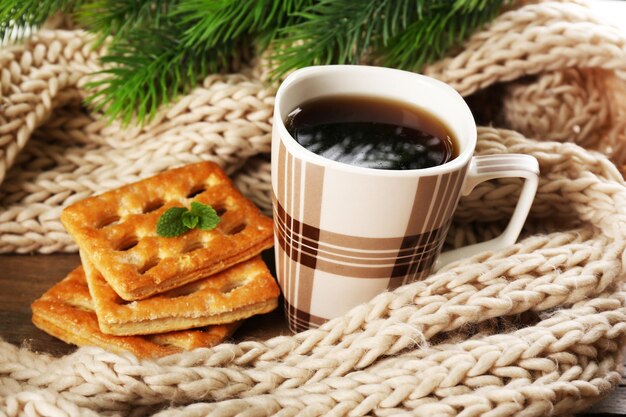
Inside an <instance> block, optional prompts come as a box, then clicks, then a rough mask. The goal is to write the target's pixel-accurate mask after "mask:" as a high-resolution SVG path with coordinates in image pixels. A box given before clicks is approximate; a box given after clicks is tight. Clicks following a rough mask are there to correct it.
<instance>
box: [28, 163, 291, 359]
mask: <svg viewBox="0 0 626 417" xmlns="http://www.w3.org/2000/svg"><path fill="white" fill-rule="evenodd" d="M191 201H197V202H200V203H203V204H208V205H211V206H212V207H213V208H214V209H215V210H216V211H217V213H218V215H219V216H220V222H219V224H218V226H217V227H216V228H215V229H213V230H210V231H206V230H199V229H192V230H189V231H187V232H186V233H184V234H182V235H181V236H178V237H161V236H158V235H157V233H156V224H157V221H158V219H159V218H160V217H161V215H162V214H163V213H164V212H165V211H166V210H168V209H169V208H171V207H189V205H190V203H191ZM61 221H62V222H63V224H64V225H65V227H66V229H67V230H68V232H69V233H70V235H71V236H72V237H73V238H74V240H76V243H77V244H78V247H79V249H80V256H81V261H82V266H80V267H78V268H77V269H75V270H74V271H72V272H71V273H70V274H69V275H68V276H67V277H66V278H65V279H63V280H62V281H61V282H60V283H58V284H57V285H55V286H54V287H53V288H51V289H50V290H49V291H48V292H46V293H45V294H44V295H43V296H42V297H41V298H40V299H38V300H37V301H35V302H34V303H33V305H32V310H33V322H34V323H35V325H36V326H38V327H39V328H41V329H42V330H44V331H46V332H48V333H50V334H52V335H53V336H56V337H58V338H60V339H62V340H64V341H66V342H69V343H74V344H77V345H95V346H101V347H105V348H108V349H109V350H112V351H116V352H120V351H124V350H129V351H132V352H133V353H135V354H136V355H138V356H142V357H154V356H163V355H167V354H170V353H174V352H178V351H181V350H183V349H192V348H195V347H200V346H213V345H215V344H217V343H219V342H221V341H223V340H224V339H225V338H227V337H228V336H229V335H230V334H232V332H233V331H234V330H235V329H236V328H237V326H238V325H239V324H240V322H241V321H242V320H243V319H245V318H248V317H250V316H252V315H255V314H261V313H266V312H269V311H271V310H273V309H275V308H276V306H277V304H278V296H279V294H280V291H279V289H278V286H277V285H276V282H275V280H274V278H273V277H272V276H271V274H270V272H269V270H268V269H267V266H266V265H265V264H264V263H263V261H262V260H261V258H260V256H259V254H260V252H261V251H263V250H264V249H267V248H269V247H271V246H272V243H273V233H272V228H273V224H272V220H271V219H269V218H267V217H265V216H263V215H262V214H261V213H260V212H259V210H258V208H257V207H256V206H254V204H252V203H251V202H250V201H248V200H246V199H245V198H244V197H243V196H242V195H241V194H240V193H239V192H238V191H237V190H236V189H235V188H234V186H233V185H232V183H231V182H230V180H229V178H228V177H227V176H226V174H225V173H224V172H223V171H222V170H221V169H220V168H219V167H218V166H217V165H215V164H213V163H210V162H203V163H199V164H193V165H187V166H185V167H182V168H178V169H173V170H170V171H167V172H164V173H162V174H159V175H156V176H154V177H152V178H148V179H146V180H143V181H139V182H137V183H134V184H130V185H127V186H124V187H121V188H119V189H116V190H112V191H109V192H106V193H104V194H101V195H99V196H95V197H91V198H88V199H86V200H82V201H80V202H78V203H76V204H74V205H72V206H70V207H67V208H66V209H65V210H64V211H63V213H62V214H61Z"/></svg>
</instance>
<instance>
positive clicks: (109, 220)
mask: <svg viewBox="0 0 626 417" xmlns="http://www.w3.org/2000/svg"><path fill="white" fill-rule="evenodd" d="M119 222H120V216H118V215H117V214H115V215H113V216H109V217H106V218H104V219H103V220H102V221H101V222H100V223H98V226H97V227H98V229H102V228H103V227H107V226H113V225H115V224H119Z"/></svg>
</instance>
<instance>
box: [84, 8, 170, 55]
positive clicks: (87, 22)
mask: <svg viewBox="0 0 626 417" xmlns="http://www.w3.org/2000/svg"><path fill="white" fill-rule="evenodd" d="M172 3H173V2H172V1H169V0H92V1H91V2H89V3H86V4H84V5H82V7H80V8H79V9H78V11H77V13H76V14H77V17H78V21H79V22H80V23H81V24H82V25H83V26H84V27H85V28H86V29H87V30H89V31H90V32H92V33H95V34H97V35H98V38H97V40H96V46H99V45H101V44H102V43H103V42H104V40H105V39H106V38H107V37H109V36H111V35H112V36H113V37H114V39H113V42H116V40H123V39H124V38H125V37H126V35H127V34H128V33H129V32H130V31H132V30H135V29H141V28H148V27H151V26H154V27H160V26H161V25H162V23H163V19H166V17H167V15H168V12H169V10H170V9H171V7H172Z"/></svg>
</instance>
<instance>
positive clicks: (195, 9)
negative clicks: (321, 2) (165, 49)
mask: <svg viewBox="0 0 626 417" xmlns="http://www.w3.org/2000/svg"><path fill="white" fill-rule="evenodd" d="M312 2H313V1H312V0H284V1H277V0H256V1H241V0H183V1H181V2H180V4H179V5H178V6H177V7H176V10H175V14H176V16H178V17H180V19H181V24H182V25H183V26H185V27H187V30H185V32H184V35H183V39H182V42H183V44H184V45H185V46H186V47H189V48H194V49H198V48H211V47H213V46H216V45H219V44H220V43H226V42H230V41H233V40H236V39H239V38H241V37H244V36H245V37H250V36H254V35H264V37H265V38H267V34H268V32H270V33H271V35H270V36H269V38H272V37H273V36H272V35H273V34H274V33H275V32H276V30H278V28H280V27H284V26H286V25H290V24H292V23H294V19H295V16H294V14H295V12H297V11H299V10H303V9H304V8H305V7H308V6H309V5H310V4H312ZM264 46H267V43H266V44H265V45H262V47H264Z"/></svg>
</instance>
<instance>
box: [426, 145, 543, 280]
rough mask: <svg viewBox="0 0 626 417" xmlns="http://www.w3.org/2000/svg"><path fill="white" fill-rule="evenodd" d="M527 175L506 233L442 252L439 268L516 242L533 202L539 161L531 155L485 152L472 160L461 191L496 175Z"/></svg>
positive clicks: (464, 191) (463, 192)
mask: <svg viewBox="0 0 626 417" xmlns="http://www.w3.org/2000/svg"><path fill="white" fill-rule="evenodd" d="M512 177H514V178H524V188H522V193H521V194H520V196H519V200H518V201H517V206H516V207H515V211H514V212H513V216H512V217H511V220H510V221H509V224H508V226H507V227H506V229H505V230H504V232H502V234H501V235H500V236H498V237H496V238H493V239H491V240H487V241H485V242H481V243H475V244H473V245H469V246H464V247H462V248H458V249H453V250H450V251H447V252H444V253H442V254H441V255H440V256H439V259H438V260H437V264H436V267H435V270H437V269H439V268H441V267H442V266H444V265H446V264H449V263H450V262H454V261H457V260H459V259H461V258H467V257H470V256H473V255H476V254H477V253H480V252H484V251H494V250H498V249H502V248H504V247H507V246H510V245H513V244H514V243H515V241H516V240H517V238H518V237H519V234H520V232H521V231H522V227H523V226H524V222H525V221H526V217H528V212H529V211H530V207H531V206H532V204H533V200H534V198H535V194H536V192H537V185H538V183H539V163H538V162H537V159H535V158H534V157H532V156H530V155H521V154H506V155H481V156H475V157H473V158H472V160H471V161H470V166H469V170H468V173H467V176H466V177H465V182H464V183H463V188H462V189H461V195H462V196H465V195H468V194H469V193H471V192H472V190H473V189H474V187H476V186H477V185H478V184H480V183H481V182H483V181H488V180H492V179H495V178H512Z"/></svg>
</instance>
